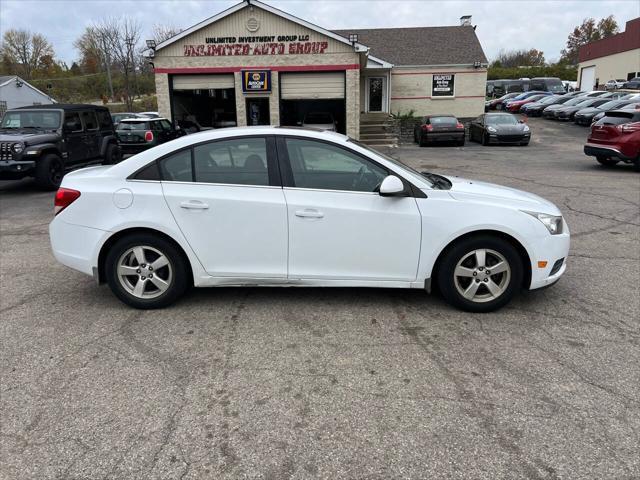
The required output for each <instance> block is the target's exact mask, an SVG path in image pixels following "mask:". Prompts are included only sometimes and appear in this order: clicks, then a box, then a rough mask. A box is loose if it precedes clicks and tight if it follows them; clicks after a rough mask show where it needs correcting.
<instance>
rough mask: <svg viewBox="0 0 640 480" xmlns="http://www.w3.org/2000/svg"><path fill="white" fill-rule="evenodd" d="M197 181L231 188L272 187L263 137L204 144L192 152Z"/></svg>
mask: <svg viewBox="0 0 640 480" xmlns="http://www.w3.org/2000/svg"><path fill="white" fill-rule="evenodd" d="M193 160H194V167H195V172H194V173H195V181H196V182H205V183H224V184H230V185H265V186H266V185H269V172H268V166H267V141H266V139H265V138H264V137H249V138H238V139H233V140H222V141H219V142H211V143H205V144H203V145H198V146H196V147H194V149H193Z"/></svg>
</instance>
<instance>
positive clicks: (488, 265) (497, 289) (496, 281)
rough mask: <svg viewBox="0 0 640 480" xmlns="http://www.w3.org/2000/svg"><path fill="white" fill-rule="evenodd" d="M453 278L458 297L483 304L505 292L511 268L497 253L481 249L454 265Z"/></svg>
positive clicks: (470, 253) (465, 256)
mask: <svg viewBox="0 0 640 480" xmlns="http://www.w3.org/2000/svg"><path fill="white" fill-rule="evenodd" d="M453 276H454V284H455V287H456V289H457V290H458V293H460V295H462V296H463V297H464V298H465V299H467V300H469V301H471V302H474V303H484V302H490V301H492V300H495V299H496V298H498V297H500V296H501V295H502V294H503V293H504V292H505V290H507V288H508V287H509V281H510V280H511V267H510V266H509V262H508V261H507V259H506V258H505V257H504V256H503V255H502V254H500V253H499V252H496V251H495V250H490V249H487V248H481V249H477V250H473V251H471V252H469V253H467V254H466V255H464V256H463V257H462V258H461V259H460V261H459V262H458V263H457V264H456V268H455V270H454V273H453Z"/></svg>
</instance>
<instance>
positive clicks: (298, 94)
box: [280, 72, 344, 100]
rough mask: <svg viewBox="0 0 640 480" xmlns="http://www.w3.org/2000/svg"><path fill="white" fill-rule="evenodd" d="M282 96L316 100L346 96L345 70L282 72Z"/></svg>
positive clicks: (291, 98) (284, 98) (286, 98)
mask: <svg viewBox="0 0 640 480" xmlns="http://www.w3.org/2000/svg"><path fill="white" fill-rule="evenodd" d="M280 98H282V99H283V100H315V99H340V98H344V72H323V73H282V74H280Z"/></svg>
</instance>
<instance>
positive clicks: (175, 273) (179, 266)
mask: <svg viewBox="0 0 640 480" xmlns="http://www.w3.org/2000/svg"><path fill="white" fill-rule="evenodd" d="M134 247H147V248H150V249H152V250H155V251H156V252H153V251H151V250H146V251H145V257H147V261H148V262H149V264H148V265H147V264H144V263H143V264H140V263H138V262H137V260H134V259H133V258H132V259H131V260H132V261H131V262H129V265H132V268H137V267H141V266H142V265H146V266H145V267H143V268H142V269H138V270H141V274H140V275H138V274H137V273H136V272H133V275H130V276H127V277H126V280H122V281H121V279H120V278H119V275H118V266H119V264H120V262H121V260H122V258H123V256H124V255H127V252H129V251H130V250H132V249H133V248H134ZM157 252H160V253H161V254H162V255H164V256H165V257H166V258H167V259H168V265H167V266H164V267H161V268H160V269H156V270H157V272H156V280H157V279H158V278H159V279H161V280H167V282H165V283H168V287H167V288H166V290H164V291H160V289H159V288H157V287H156V286H155V283H153V282H154V281H153V280H151V277H153V272H150V271H149V268H150V267H151V265H152V263H153V262H154V261H155V260H157V259H158V256H157V255H155V256H151V254H152V253H157ZM130 255H133V254H130ZM125 258H126V257H125ZM187 261H188V260H187V259H186V258H185V256H184V255H183V253H182V252H181V251H180V250H179V248H177V247H176V246H175V245H174V244H173V243H172V242H169V241H167V240H165V239H164V238H162V237H158V236H155V235H150V234H146V233H137V234H132V235H129V236H126V237H123V238H121V239H120V240H118V241H117V242H116V243H115V244H114V245H113V246H112V247H111V248H110V249H109V252H108V253H107V257H106V260H105V276H106V279H107V282H108V283H109V287H110V288H111V291H112V292H113V293H114V295H115V296H116V297H118V298H119V299H120V300H121V301H122V302H124V303H126V304H127V305H130V306H132V307H135V308H140V309H153V308H163V307H166V306H168V305H171V304H172V303H174V302H175V301H176V300H177V299H178V298H180V297H181V296H182V295H183V294H184V292H185V291H186V290H187V289H188V288H189V286H190V284H191V280H190V278H189V272H190V270H189V268H188V265H187ZM145 273H146V274H147V276H149V278H146V277H145V276H144V274H145ZM143 279H144V280H143ZM140 281H144V282H146V283H145V287H144V289H143V292H144V293H147V294H149V295H153V294H156V295H157V296H154V297H150V298H144V293H143V296H140V297H139V296H136V295H134V294H133V293H132V292H131V291H129V290H128V289H127V287H125V285H123V283H126V282H129V286H130V287H135V285H137V283H138V282H140Z"/></svg>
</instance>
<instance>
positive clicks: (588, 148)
mask: <svg viewBox="0 0 640 480" xmlns="http://www.w3.org/2000/svg"><path fill="white" fill-rule="evenodd" d="M584 153H585V155H589V156H590V157H607V158H614V159H616V160H622V161H623V162H633V161H634V160H635V158H633V157H630V156H628V155H625V154H624V153H622V152H621V151H620V150H619V149H617V148H616V147H610V146H606V145H598V144H595V143H587V144H586V145H585V146H584Z"/></svg>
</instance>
